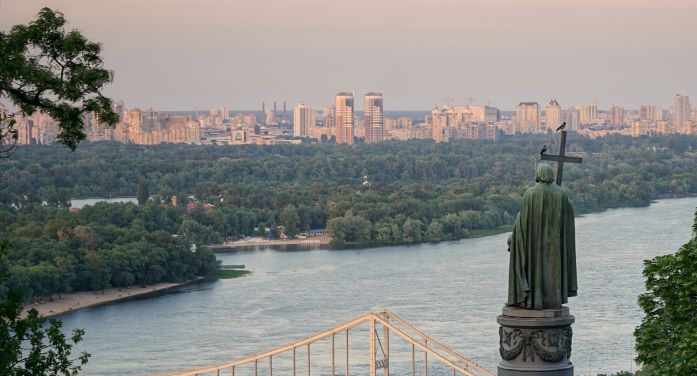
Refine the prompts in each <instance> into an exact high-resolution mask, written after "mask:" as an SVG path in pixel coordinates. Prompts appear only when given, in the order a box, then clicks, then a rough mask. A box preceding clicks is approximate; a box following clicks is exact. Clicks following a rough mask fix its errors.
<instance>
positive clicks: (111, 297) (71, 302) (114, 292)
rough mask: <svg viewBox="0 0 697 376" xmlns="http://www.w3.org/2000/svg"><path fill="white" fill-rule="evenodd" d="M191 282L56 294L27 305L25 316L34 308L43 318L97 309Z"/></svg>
mask: <svg viewBox="0 0 697 376" xmlns="http://www.w3.org/2000/svg"><path fill="white" fill-rule="evenodd" d="M191 282H193V281H189V282H184V283H157V284H154V285H152V286H146V287H130V288H121V289H116V288H114V289H106V290H104V291H103V292H102V291H96V292H94V291H80V292H74V293H70V294H62V296H61V298H60V299H58V295H57V294H56V295H54V296H53V301H47V302H41V303H34V304H27V305H26V306H25V307H24V314H26V311H28V310H29V309H31V308H34V309H36V310H37V311H39V314H40V315H41V316H44V317H50V316H56V315H60V314H63V313H66V312H70V311H74V310H77V309H81V308H87V307H95V306H99V305H104V304H110V303H114V302H118V301H121V300H129V299H133V298H136V297H144V296H147V295H151V294H158V293H162V292H164V291H167V290H169V289H172V288H174V287H178V286H183V285H185V284H188V283H191Z"/></svg>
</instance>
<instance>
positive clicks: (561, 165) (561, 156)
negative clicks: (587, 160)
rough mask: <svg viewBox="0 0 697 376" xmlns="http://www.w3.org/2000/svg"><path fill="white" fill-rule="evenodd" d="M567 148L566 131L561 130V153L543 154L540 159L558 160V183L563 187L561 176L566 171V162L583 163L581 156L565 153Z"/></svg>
mask: <svg viewBox="0 0 697 376" xmlns="http://www.w3.org/2000/svg"><path fill="white" fill-rule="evenodd" d="M565 150H566V131H561V143H560V145H559V155H552V154H542V155H541V156H540V159H542V160H543V161H555V162H557V185H558V186H560V187H561V176H562V174H563V173H564V162H569V163H583V159H582V158H581V157H569V156H567V155H564V151H565Z"/></svg>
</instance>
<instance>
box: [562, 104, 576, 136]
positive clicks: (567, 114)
mask: <svg viewBox="0 0 697 376" xmlns="http://www.w3.org/2000/svg"><path fill="white" fill-rule="evenodd" d="M561 121H562V122H566V129H567V130H570V131H577V130H578V126H579V124H580V123H581V114H580V113H579V111H578V110H577V109H575V108H573V107H572V108H569V109H567V110H561Z"/></svg>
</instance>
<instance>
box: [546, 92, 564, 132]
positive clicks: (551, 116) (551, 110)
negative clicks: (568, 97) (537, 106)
mask: <svg viewBox="0 0 697 376" xmlns="http://www.w3.org/2000/svg"><path fill="white" fill-rule="evenodd" d="M545 124H546V125H547V129H548V130H549V129H551V130H552V132H554V130H556V129H557V127H559V125H561V106H559V103H557V100H556V99H552V100H551V101H549V104H548V105H547V107H545Z"/></svg>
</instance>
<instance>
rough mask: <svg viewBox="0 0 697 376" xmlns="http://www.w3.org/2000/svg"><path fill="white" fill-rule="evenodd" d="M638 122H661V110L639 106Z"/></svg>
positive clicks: (657, 107) (649, 106)
mask: <svg viewBox="0 0 697 376" xmlns="http://www.w3.org/2000/svg"><path fill="white" fill-rule="evenodd" d="M639 120H649V121H659V120H663V110H661V107H660V106H652V105H641V106H639Z"/></svg>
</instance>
